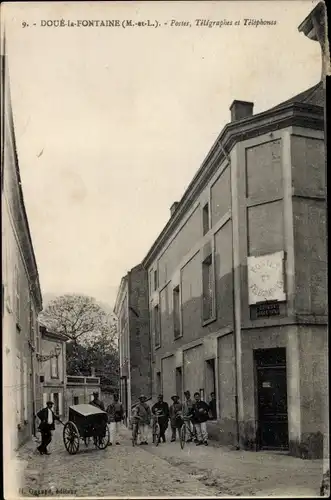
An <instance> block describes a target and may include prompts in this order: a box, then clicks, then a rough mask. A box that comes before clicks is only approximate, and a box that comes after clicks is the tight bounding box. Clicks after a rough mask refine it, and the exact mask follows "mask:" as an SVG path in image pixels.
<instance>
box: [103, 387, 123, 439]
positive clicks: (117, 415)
mask: <svg viewBox="0 0 331 500" xmlns="http://www.w3.org/2000/svg"><path fill="white" fill-rule="evenodd" d="M107 413H108V423H109V434H110V441H109V446H112V445H113V444H114V442H115V443H116V444H117V445H119V444H120V443H119V441H118V435H119V427H120V422H121V421H122V420H123V418H124V410H123V405H122V403H120V402H119V397H118V394H114V402H113V403H110V405H108V407H107Z"/></svg>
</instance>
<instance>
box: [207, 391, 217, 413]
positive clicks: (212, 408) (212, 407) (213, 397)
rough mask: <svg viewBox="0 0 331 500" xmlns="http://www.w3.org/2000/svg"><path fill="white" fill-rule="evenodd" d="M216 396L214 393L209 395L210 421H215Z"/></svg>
mask: <svg viewBox="0 0 331 500" xmlns="http://www.w3.org/2000/svg"><path fill="white" fill-rule="evenodd" d="M216 404H217V403H216V395H215V392H211V393H210V401H209V416H210V420H217V410H216Z"/></svg>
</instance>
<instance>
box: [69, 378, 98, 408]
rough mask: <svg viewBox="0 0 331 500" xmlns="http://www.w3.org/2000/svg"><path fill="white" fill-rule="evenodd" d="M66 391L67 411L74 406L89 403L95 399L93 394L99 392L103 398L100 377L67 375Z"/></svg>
mask: <svg viewBox="0 0 331 500" xmlns="http://www.w3.org/2000/svg"><path fill="white" fill-rule="evenodd" d="M66 389H67V390H66V408H67V409H68V408H69V406H72V405H79V404H84V403H89V402H90V401H92V399H93V392H97V393H98V394H99V397H100V398H101V389H100V378H99V377H95V376H87V377H85V376H80V375H79V376H76V375H67V387H66ZM103 400H104V399H103Z"/></svg>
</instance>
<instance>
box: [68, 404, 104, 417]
mask: <svg viewBox="0 0 331 500" xmlns="http://www.w3.org/2000/svg"><path fill="white" fill-rule="evenodd" d="M69 410H74V411H75V412H77V413H79V414H80V415H83V417H88V416H89V415H99V414H100V413H106V412H105V411H103V410H101V409H100V408H97V407H96V406H93V405H89V404H81V405H73V406H69Z"/></svg>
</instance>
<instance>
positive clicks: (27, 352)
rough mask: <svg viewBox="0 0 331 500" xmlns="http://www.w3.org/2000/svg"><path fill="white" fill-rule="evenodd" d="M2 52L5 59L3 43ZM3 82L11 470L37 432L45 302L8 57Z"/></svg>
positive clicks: (5, 355)
mask: <svg viewBox="0 0 331 500" xmlns="http://www.w3.org/2000/svg"><path fill="white" fill-rule="evenodd" d="M2 50H3V52H2V54H5V47H4V41H3V40H2ZM1 77H2V86H1V100H2V104H3V107H2V127H1V129H2V165H1V194H2V199H1V207H2V331H3V337H2V338H3V343H2V349H3V352H2V359H3V363H2V374H3V375H2V377H3V389H4V392H3V401H4V406H3V429H4V432H3V445H4V455H5V457H6V460H5V464H8V463H10V462H8V461H7V459H8V460H10V459H11V458H12V457H13V455H14V451H15V450H16V449H17V448H18V447H19V446H21V445H22V444H23V443H24V442H25V441H27V440H28V439H29V438H30V437H31V436H32V434H33V432H34V414H35V395H36V391H37V390H38V383H39V382H38V378H37V377H36V365H35V358H34V355H33V346H34V345H35V344H36V343H37V342H38V337H39V330H38V323H37V317H38V314H39V312H40V311H41V309H42V297H41V291H40V285H39V276H38V268H37V264H36V259H35V255H34V250H33V245H32V240H31V235H30V230H29V224H28V219H27V215H26V211H25V206H24V199H23V192H22V183H21V178H20V170H19V163H18V156H17V149H16V141H15V131H14V123H13V114H12V108H11V98H10V87H9V76H8V66H7V57H6V56H5V55H2V56H1ZM8 467H10V466H8ZM5 477H6V474H5Z"/></svg>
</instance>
